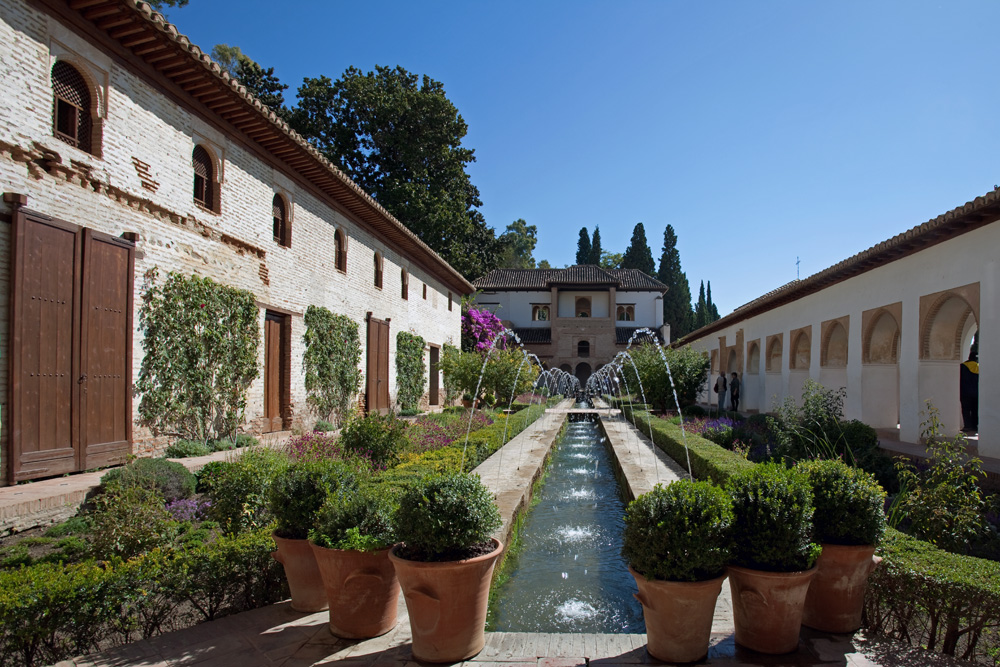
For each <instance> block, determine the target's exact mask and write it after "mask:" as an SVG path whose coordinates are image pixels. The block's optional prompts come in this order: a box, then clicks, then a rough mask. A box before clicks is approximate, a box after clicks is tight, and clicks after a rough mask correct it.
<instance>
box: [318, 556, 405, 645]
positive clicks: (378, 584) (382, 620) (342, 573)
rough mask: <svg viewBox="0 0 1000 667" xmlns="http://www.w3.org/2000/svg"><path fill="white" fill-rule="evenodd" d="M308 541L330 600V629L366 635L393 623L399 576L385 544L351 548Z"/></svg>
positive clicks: (353, 636) (348, 634)
mask: <svg viewBox="0 0 1000 667" xmlns="http://www.w3.org/2000/svg"><path fill="white" fill-rule="evenodd" d="M309 544H310V545H312V550H313V553H314V554H315V556H316V564H317V565H318V566H319V573H320V575H321V576H322V577H323V586H324V588H325V589H326V597H327V599H328V600H329V601H330V632H331V633H333V634H335V635H336V636H338V637H343V638H344V639H369V638H371V637H378V636H379V635H384V634H385V633H387V632H389V630H392V629H393V628H394V627H396V608H397V606H398V603H399V580H398V579H396V570H394V569H393V567H392V563H391V562H389V548H388V547H386V548H385V549H382V550H380V551H351V550H341V549H327V548H325V547H320V546H317V545H316V544H314V543H313V542H310V543H309Z"/></svg>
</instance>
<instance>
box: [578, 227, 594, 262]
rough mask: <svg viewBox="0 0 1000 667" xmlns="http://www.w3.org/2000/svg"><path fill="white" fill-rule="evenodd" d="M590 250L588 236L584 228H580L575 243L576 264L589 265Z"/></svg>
mask: <svg viewBox="0 0 1000 667" xmlns="http://www.w3.org/2000/svg"><path fill="white" fill-rule="evenodd" d="M590 250H591V248H590V234H588V233H587V228H586V227H581V228H580V239H579V240H578V241H577V242H576V263H577V264H589V263H590Z"/></svg>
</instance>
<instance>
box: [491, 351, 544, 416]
mask: <svg viewBox="0 0 1000 667" xmlns="http://www.w3.org/2000/svg"><path fill="white" fill-rule="evenodd" d="M479 356H480V359H482V358H483V356H484V355H482V354H480V355H479ZM541 370H542V369H540V368H539V367H537V366H535V365H534V364H532V363H531V361H530V360H526V359H525V357H524V353H523V352H522V351H521V349H520V348H517V347H514V348H509V349H505V350H494V351H493V353H492V354H490V355H489V361H488V362H487V363H486V372H485V373H484V374H483V385H482V387H481V390H480V393H483V394H486V395H492V396H493V397H494V398H495V399H496V402H497V403H498V404H499V405H501V406H503V407H507V403H508V402H509V401H510V400H511V398H512V397H514V396H518V395H520V394H523V393H524V392H526V391H528V390H529V389H531V386H532V384H533V383H534V380H535V378H536V377H538V374H539V373H541Z"/></svg>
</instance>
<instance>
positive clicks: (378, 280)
mask: <svg viewBox="0 0 1000 667" xmlns="http://www.w3.org/2000/svg"><path fill="white" fill-rule="evenodd" d="M375 287H377V288H379V289H382V255H380V254H378V253H375Z"/></svg>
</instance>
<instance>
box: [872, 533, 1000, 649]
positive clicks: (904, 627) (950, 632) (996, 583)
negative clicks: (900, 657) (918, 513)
mask: <svg viewBox="0 0 1000 667" xmlns="http://www.w3.org/2000/svg"><path fill="white" fill-rule="evenodd" d="M879 554H880V555H881V556H882V557H883V559H884V560H883V561H882V565H881V566H880V567H878V568H876V569H875V572H873V573H872V575H871V578H870V579H869V585H868V594H867V596H866V597H865V627H867V628H868V629H870V630H873V631H875V632H878V633H880V634H884V635H887V636H889V637H892V638H894V639H897V640H900V641H903V642H905V643H907V644H910V645H912V646H921V647H924V648H926V649H927V650H928V651H934V652H936V653H943V654H945V655H950V656H954V657H956V658H960V659H963V660H972V661H976V662H983V663H986V664H995V660H996V657H997V655H1000V563H998V562H996V561H991V560H984V559H982V558H972V557H970V556H961V555H958V554H953V553H949V552H947V551H944V550H942V549H938V548H937V547H935V546H934V545H932V544H930V543H929V542H923V541H921V540H918V539H916V538H915V537H911V536H909V535H905V534H903V533H900V532H899V531H896V530H893V529H891V528H890V529H888V531H887V532H886V537H885V540H884V541H883V542H882V545H881V546H880V547H879Z"/></svg>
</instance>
